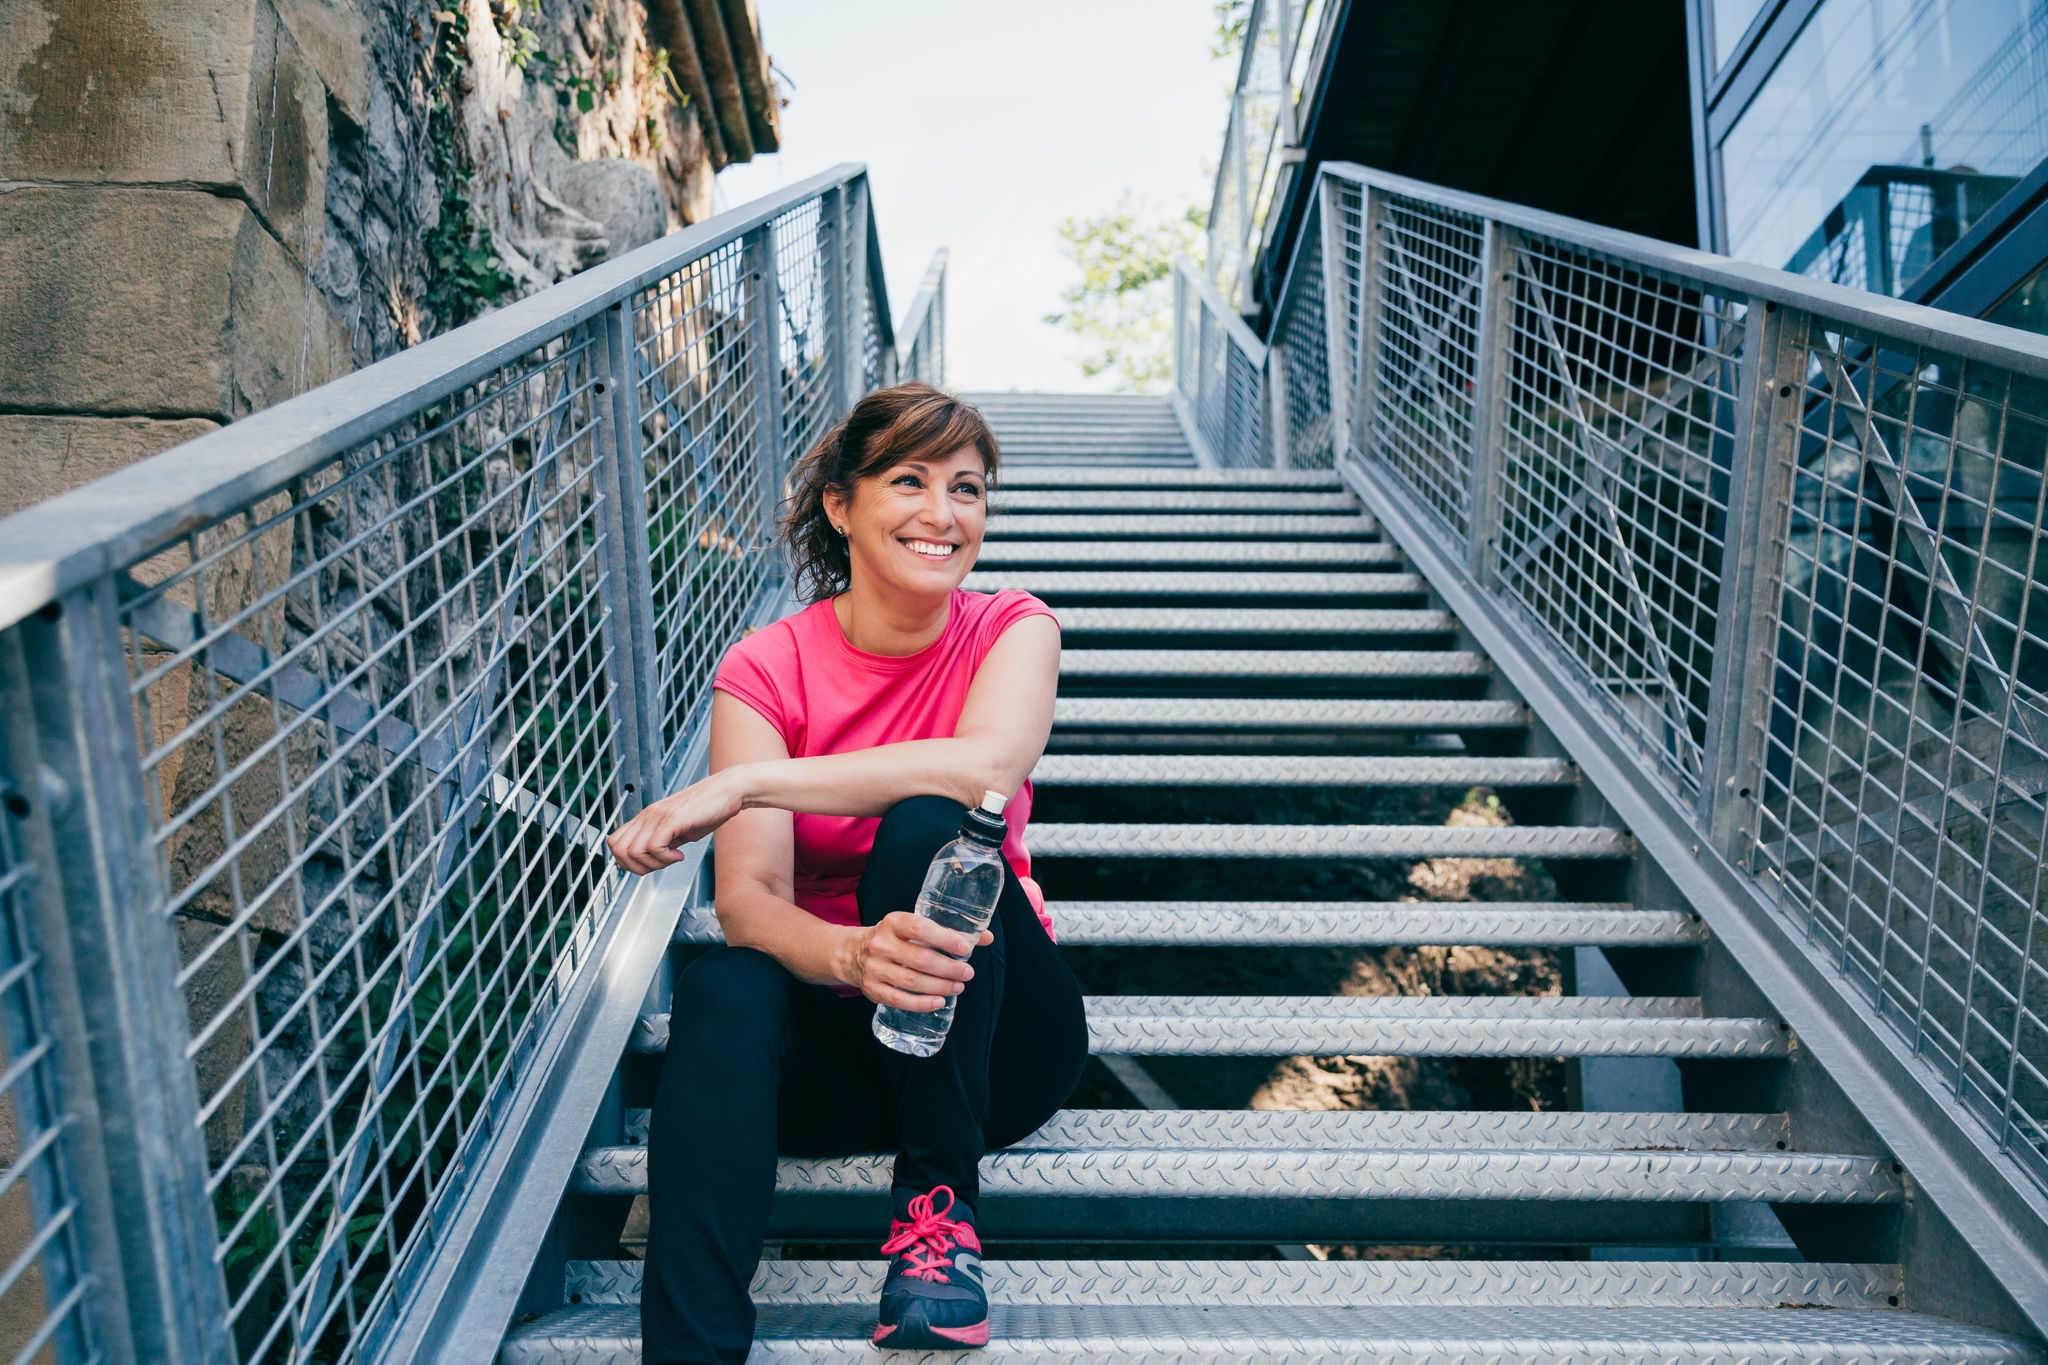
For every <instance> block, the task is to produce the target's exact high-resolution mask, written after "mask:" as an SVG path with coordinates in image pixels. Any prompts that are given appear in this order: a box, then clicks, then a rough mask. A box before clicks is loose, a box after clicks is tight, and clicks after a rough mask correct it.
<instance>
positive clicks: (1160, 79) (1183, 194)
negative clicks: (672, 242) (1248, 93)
mask: <svg viewBox="0 0 2048 1365" xmlns="http://www.w3.org/2000/svg"><path fill="white" fill-rule="evenodd" d="M757 3H758V5H759V7H760V17H761V33H762V37H763V38H764V40H765V41H766V44H767V48H768V52H769V55H770V56H771V57H772V58H773V60H774V62H775V65H776V66H777V67H778V68H779V69H780V70H781V71H782V72H784V73H786V75H787V76H788V79H789V81H790V82H791V83H792V84H793V86H794V88H793V89H788V90H786V91H785V93H786V94H787V96H788V98H789V107H788V108H786V109H784V110H783V111H782V145H783V149H784V150H783V151H782V152H781V153H780V154H778V155H775V156H765V157H757V158H756V159H755V160H754V161H753V162H752V163H750V164H748V165H744V166H731V167H728V168H727V169H726V170H725V171H724V172H723V173H721V174H720V175H719V177H718V185H719V207H720V208H729V207H732V206H735V205H738V204H742V203H745V202H746V201H747V200H749V199H753V198H756V197H758V196H760V195H762V194H766V193H768V192H769V191H771V190H774V189H776V188H779V187H780V186H782V185H784V184H787V183H789V182H791V181H794V180H800V179H802V178H803V177H805V176H807V175H810V174H812V173H814V172H816V171H820V170H824V169H825V168H827V167H829V166H831V165H833V164H835V163H837V162H840V161H864V162H866V163H867V165H868V169H869V173H870V176H871V183H872V185H873V188H874V196H875V213H876V219H877V223H878V225H879V227H880V229H881V237H882V256H883V259H884V260H885V261H886V262H887V265H888V277H889V303H890V306H891V308H893V309H894V310H895V311H896V313H897V315H898V317H899V318H900V317H901V315H902V313H903V311H904V309H906V308H907V307H909V304H910V299H911V296H912V295H913V294H914V293H915V292H916V288H917V282H918V280H919V279H920V278H921V277H922V276H923V274H924V270H925V265H926V264H927V262H928V261H929V260H930V258H931V254H932V251H933V250H934V249H935V248H937V247H940V246H946V247H950V248H952V252H953V256H952V263H951V266H950V269H949V273H948V278H947V288H948V291H949V296H948V304H949V307H948V310H947V317H948V323H949V327H948V341H949V343H950V344H949V354H948V356H947V370H948V374H947V378H948V380H949V381H950V382H951V383H952V384H954V385H956V386H958V387H960V388H967V389H976V388H1020V389H1079V388H1087V387H1097V388H1100V387H1106V385H1105V384H1103V383H1101V382H1097V383H1095V384H1090V383H1088V381H1084V380H1083V379H1082V378H1081V371H1080V367H1079V366H1078V365H1076V364H1075V361H1074V357H1075V354H1076V350H1077V347H1076V345H1075V344H1074V343H1073V342H1072V341H1071V340H1070V339H1069V337H1068V334H1067V333H1065V332H1062V331H1059V330H1056V329H1054V328H1052V327H1048V326H1047V325H1046V324H1045V323H1043V322H1041V321H1039V319H1040V318H1042V317H1043V316H1044V315H1045V314H1047V313H1049V312H1052V311H1053V310H1055V309H1057V308H1058V307H1059V306H1060V302H1059V291H1060V289H1061V288H1062V287H1063V286H1064V285H1066V284H1068V283H1069V282H1071V281H1072V280H1073V279H1075V278H1076V274H1077V272H1076V271H1075V269H1074V267H1073V266H1072V265H1071V264H1070V263H1069V262H1068V261H1067V259H1066V258H1065V257H1064V256H1063V255H1062V254H1061V253H1060V241H1059V238H1058V237H1057V236H1056V235H1055V233H1056V229H1057V228H1058V226H1059V224H1060V222H1061V221H1062V220H1063V219H1065V218H1067V217H1069V216H1071V215H1091V214H1097V213H1103V212H1106V211H1108V210H1110V209H1112V208H1114V207H1115V205H1116V202H1117V198H1118V196H1119V195H1120V194H1122V193H1124V192H1125V191H1129V192H1130V193H1131V195H1132V196H1133V197H1134V199H1135V200H1136V201H1137V202H1138V203H1139V204H1140V205H1141V206H1148V207H1150V208H1151V209H1153V210H1157V211H1165V210H1171V209H1178V208H1180V207H1183V206H1185V205H1187V204H1190V203H1199V204H1201V205H1202V206H1203V207H1204V208H1206V207H1207V206H1208V202H1209V190H1210V186H1211V180H1212V177H1213V175H1214V166H1215V164H1216V158H1217V153H1218V152H1219V150H1220V149H1221V147H1222V143H1223V123H1224V116H1225V114H1226V113H1227V112H1228V98H1229V96H1228V90H1229V82H1230V77H1231V74H1232V71H1231V70H1230V68H1229V64H1227V63H1223V62H1218V61H1215V60H1212V59H1211V58H1210V56H1209V42H1210V38H1211V34H1212V32H1213V30H1214V24H1215V20H1214V17H1213V12H1214V6H1213V3H1212V0H1033V3H1031V4H1028V5H1013V4H998V3H995V0H757Z"/></svg>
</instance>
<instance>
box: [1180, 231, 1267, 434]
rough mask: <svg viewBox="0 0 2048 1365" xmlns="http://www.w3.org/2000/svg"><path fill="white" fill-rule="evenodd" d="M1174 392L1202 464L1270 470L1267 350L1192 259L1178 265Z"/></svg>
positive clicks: (1181, 415) (1182, 417) (1183, 422)
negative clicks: (1266, 468) (1266, 465)
mask: <svg viewBox="0 0 2048 1365" xmlns="http://www.w3.org/2000/svg"><path fill="white" fill-rule="evenodd" d="M1173 301H1174V323H1173V334H1174V354H1175V360H1176V363H1175V366H1174V377H1173V387H1172V389H1171V390H1170V391H1169V393H1168V398H1169V400H1170V401H1171V402H1172V404H1173V409H1174V411H1175V413H1177V414H1178V415H1179V417H1180V422H1181V427H1182V429H1183V430H1185V431H1186V432H1187V433H1188V439H1189V442H1190V443H1191V444H1192V445H1193V446H1194V447H1195V450H1196V452H1197V458H1198V459H1200V460H1201V461H1202V463H1204V464H1209V465H1257V464H1270V463H1271V462H1272V459H1271V453H1270V451H1269V449H1268V447H1267V444H1266V440H1267V434H1266V432H1267V424H1266V413H1265V407H1266V393H1267V389H1266V345H1265V343H1264V342H1262V341H1260V340H1259V339H1258V337H1257V336H1256V335H1255V334H1254V333H1253V332H1252V329H1251V328H1250V327H1247V326H1246V325H1245V322H1244V319H1243V318H1240V317H1239V316H1238V315H1237V314H1236V313H1235V312H1233V311H1232V310H1231V309H1230V307H1229V305H1227V304H1225V303H1224V301H1223V298H1222V296H1221V295H1220V294H1218V293H1217V292H1216V287H1215V286H1214V285H1212V284H1210V283H1209V281H1208V279H1207V278H1206V277H1205V276H1204V275H1203V274H1202V272H1201V271H1200V270H1198V269H1197V268H1196V267H1195V266H1194V265H1193V264H1191V263H1190V262H1188V261H1187V260H1185V259H1183V260H1179V261H1175V262H1174V266H1173Z"/></svg>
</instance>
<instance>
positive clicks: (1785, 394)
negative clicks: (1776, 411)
mask: <svg viewBox="0 0 2048 1365" xmlns="http://www.w3.org/2000/svg"><path fill="white" fill-rule="evenodd" d="M1791 396H1792V386H1791V385H1790V384H1783V385H1780V386H1779V388H1778V397H1780V398H1790V397H1791Z"/></svg>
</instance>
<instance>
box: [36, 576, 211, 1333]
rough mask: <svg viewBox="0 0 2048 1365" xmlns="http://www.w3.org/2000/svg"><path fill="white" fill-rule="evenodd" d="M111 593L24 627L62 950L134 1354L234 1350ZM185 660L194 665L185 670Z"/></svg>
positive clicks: (172, 946) (97, 587)
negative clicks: (85, 1043) (99, 1140)
mask: <svg viewBox="0 0 2048 1365" xmlns="http://www.w3.org/2000/svg"><path fill="white" fill-rule="evenodd" d="M119 610H120V608H119V603H118V601H117V598H116V594H115V590H114V585H113V582H112V581H111V580H110V579H107V578H101V579H98V580H96V581H95V582H93V583H91V584H88V585H87V586H85V587H83V588H80V589H78V590H76V591H74V592H72V593H70V594H69V595H68V596H66V597H65V598H63V599H62V600H61V601H58V602H53V603H51V604H50V605H49V606H48V607H45V608H44V609H43V610H42V611H41V612H39V613H37V614H36V615H35V616H33V617H31V618H30V619H28V620H26V621H24V622H22V624H21V626H20V627H19V629H20V630H21V633H22V648H23V663H24V665H25V668H26V672H27V675H28V676H27V678H26V680H25V683H26V686H27V688H28V690H29V694H30V697H31V705H32V706H33V707H34V711H35V717H36V728H37V738H38V740H39V742H40V744H39V749H40V759H41V762H42V765H43V766H44V768H45V769H46V770H47V776H46V779H45V783H46V786H47V788H48V790H49V791H51V792H53V793H57V794H59V795H60V799H57V800H53V801H52V802H51V808H50V832H51V840H52V843H53V844H54V845H55V849H56V852H57V855H58V861H57V865H56V867H55V869H54V875H55V876H56V878H57V879H58V881H59V883H60V884H61V890H62V896H63V899H64V904H65V907H66V911H67V918H68V921H69V928H70V936H71V953H72V956H73V957H74V959H75V960H76V961H78V962H81V963H90V964H92V966H91V969H90V970H86V971H81V972H79V973H78V974H77V977H76V980H77V982H78V989H79V1007H80V1012H81V1013H82V1015H83V1017H84V1022H85V1031H86V1037H87V1039H88V1040H89V1045H90V1059H91V1061H90V1065H91V1070H92V1076H93V1086H94V1098H95V1101H96V1103H97V1105H98V1108H99V1117H100V1122H101V1130H102V1133H103V1135H104V1139H105V1146H104V1152H105V1157H106V1171H107V1180H108V1185H109V1188H110V1190H111V1192H112V1197H113V1201H114V1206H115V1207H116V1208H117V1209H118V1210H119V1212H120V1217H119V1219H118V1221H117V1223H116V1231H117V1235H118V1237H119V1239H120V1245H121V1256H120V1267H119V1270H118V1272H117V1271H115V1270H114V1268H113V1267H111V1266H102V1267H99V1270H100V1271H101V1273H107V1274H113V1273H118V1274H119V1275H120V1277H121V1287H122V1291H123V1293H124V1294H125V1296H126V1299H127V1305H128V1323H129V1327H130V1332H131V1340H132V1341H133V1343H134V1354H135V1358H136V1359H137V1360H146V1361H150V1362H152V1365H154V1363H155V1362H166V1363H167V1365H202V1362H203V1363H204V1365H213V1363H214V1362H219V1361H226V1360H232V1359H233V1358H234V1356H233V1347H232V1345H231V1343H230V1342H229V1339H228V1331H227V1305H226V1301H225V1297H224V1295H225V1288H226V1286H225V1283H224V1281H223V1278H222V1275H221V1270H220V1267H219V1266H217V1265H216V1264H215V1263H214V1241H215V1236H216V1233H215V1224H214V1212H213V1201H212V1200H211V1199H210V1198H209V1197H208V1194H207V1188H206V1185H207V1160H206V1150H205V1147H204V1144H203V1141H202V1138H201V1134H200V1129H199V1119H198V1115H199V1094H198V1085H197V1082H196V1081H195V1079H194V1077H193V1072H192V1063H191V1062H190V1061H189V1060H188V1059H187V1058H186V1056H185V1040H186V1039H187V1037H189V1035H190V1026H189V1019H188V1015H187V1009H186V1003H185V999H184V996H183V994H182V992H181V991H180V989H179V985H178V979H177V978H178V965H179V955H178V939H177V933H176V931H175V930H174V929H173V927H172V925H171V921H170V919H169V917H168V916H167V915H165V914H164V911H163V906H164V902H165V894H164V887H163V884H162V880H161V875H160V873H159V870H158V863H157V857H156V851H155V849H154V848H153V847H152V846H151V835H150V822H149V806H148V799H147V796H146V794H145V790H144V786H143V776H142V770H141V768H140V766H139V765H138V763H137V761H136V748H135V746H136V740H137V736H136V732H135V713H134V708H133V706H132V704H131V703H130V701H129V698H128V695H127V694H128V670H127V666H126V663H125V660H124V658H123V646H122V639H121V623H120V617H119ZM194 666H195V667H196V666H197V665H194Z"/></svg>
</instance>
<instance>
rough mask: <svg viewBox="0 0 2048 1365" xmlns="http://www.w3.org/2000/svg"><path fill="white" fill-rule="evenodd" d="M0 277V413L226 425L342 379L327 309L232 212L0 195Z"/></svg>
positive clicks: (191, 204) (168, 200)
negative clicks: (2, 282)
mask: <svg viewBox="0 0 2048 1365" xmlns="http://www.w3.org/2000/svg"><path fill="white" fill-rule="evenodd" d="M0 279H6V280H7V281H8V284H9V287H8V288H7V289H6V290H0V406H4V407H9V408H15V409H27V410H31V411H44V412H75V413H109V414H146V415H150V416H161V417H187V416H203V417H207V418H211V419H215V420H222V419H228V418H233V417H238V416H242V415H244V414H246V413H249V412H252V411H254V410H256V409H257V408H262V407H267V406H268V405H270V404H271V403H275V402H277V401H279V400H280V399H283V398H288V397H290V396H291V395H293V394H295V393H300V392H303V391H304V390H306V389H309V388H312V387H313V386H315V385H317V384H323V383H325V382H326V381H327V380H329V379H332V378H334V377H336V376H337V375H339V374H342V373H344V372H346V371H347V370H348V369H349V360H348V355H349V351H348V337H347V334H346V330H345V329H344V328H343V327H342V325H341V323H340V321H339V320H338V319H337V318H336V317H335V315H334V311H333V309H332V308H331V307H330V306H329V305H328V303H327V301H326V299H325V298H324V297H322V296H321V294H320V292H319V290H318V289H316V288H314V287H313V286H312V284H311V282H310V280H309V279H308V278H307V276H306V274H305V272H304V271H302V270H300V269H299V267H298V266H297V265H296V264H295V263H294V262H293V261H292V259H291V257H290V256H289V255H287V254H286V253H285V251H284V249H283V248H282V247H281V246H279V245H278V243H277V240H276V238H274V237H272V236H271V235H270V234H269V233H268V232H267V231H265V229H264V227H263V225H262V223H261V222H260V221H258V219H257V218H256V216H255V214H254V213H252V212H251V210H250V209H249V207H248V206H247V205H246V204H242V203H240V202H238V201H235V200H231V199H222V198H219V197H217V196H215V195H210V194H200V193H196V192H188V191H180V190H135V189H126V190H117V189H84V188H80V189H56V188H44V187H35V188H24V189H16V190H13V191H11V192H9V193H6V194H0Z"/></svg>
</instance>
